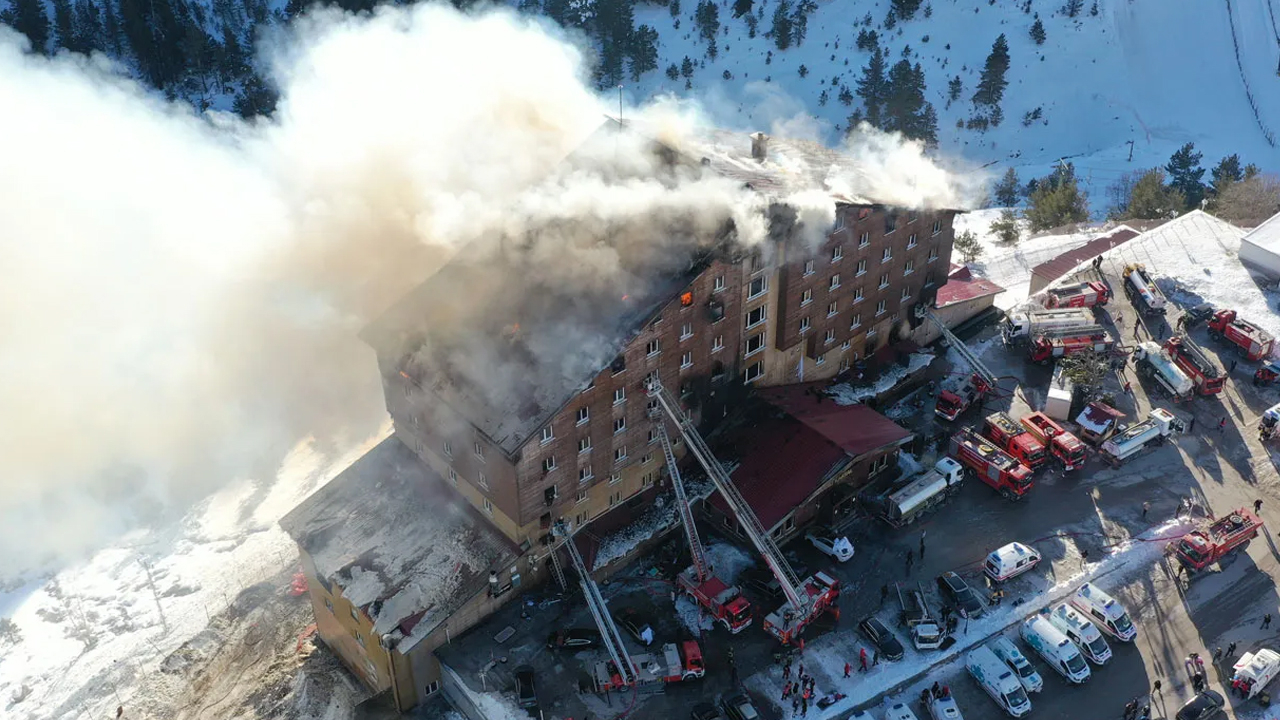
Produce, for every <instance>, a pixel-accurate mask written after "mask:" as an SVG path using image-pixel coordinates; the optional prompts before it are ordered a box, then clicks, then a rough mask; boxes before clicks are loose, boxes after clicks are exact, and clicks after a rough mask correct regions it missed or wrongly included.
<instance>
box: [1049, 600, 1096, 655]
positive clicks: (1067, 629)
mask: <svg viewBox="0 0 1280 720" xmlns="http://www.w3.org/2000/svg"><path fill="white" fill-rule="evenodd" d="M1049 621H1050V622H1052V623H1053V624H1054V626H1055V627H1057V628H1058V629H1059V630H1061V631H1062V632H1064V633H1066V634H1067V637H1069V638H1071V642H1074V643H1075V644H1076V646H1077V647H1079V648H1080V652H1082V653H1084V656H1085V657H1087V658H1089V660H1090V661H1091V662H1092V663H1093V664H1094V665H1105V664H1106V663H1107V661H1108V660H1110V659H1111V648H1110V647H1109V646H1108V645H1107V641H1106V640H1103V639H1102V633H1100V632H1098V628H1096V627H1094V626H1093V623H1091V622H1089V619H1088V618H1086V617H1085V616H1084V615H1081V614H1080V612H1079V611H1077V610H1076V609H1075V608H1073V607H1071V606H1070V605H1066V604H1063V605H1059V606H1058V607H1056V608H1054V609H1053V614H1051V615H1050V616H1049Z"/></svg>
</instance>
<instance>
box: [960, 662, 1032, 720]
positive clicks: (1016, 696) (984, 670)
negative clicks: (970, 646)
mask: <svg viewBox="0 0 1280 720" xmlns="http://www.w3.org/2000/svg"><path fill="white" fill-rule="evenodd" d="M964 666H965V669H966V670H968V671H969V674H970V675H972V676H973V679H974V680H976V681H977V683H978V685H979V686H981V687H982V689H983V690H986V691H987V694H988V695H990V696H991V699H992V700H995V701H996V704H997V705H999V706H1000V709H1001V710H1004V711H1005V712H1006V713H1008V714H1009V715H1012V716H1013V717H1022V716H1023V715H1026V714H1027V713H1029V712H1031V698H1029V697H1027V692H1026V691H1025V690H1023V689H1022V684H1021V683H1019V682H1018V679H1017V678H1016V677H1014V675H1013V671H1012V670H1010V669H1009V667H1008V666H1007V665H1005V664H1004V663H1003V662H1001V660H1000V658H998V657H996V655H995V653H993V652H991V649H990V648H988V647H986V646H983V645H979V646H978V647H977V648H975V649H974V650H973V652H971V653H969V656H968V657H966V658H965V661H964Z"/></svg>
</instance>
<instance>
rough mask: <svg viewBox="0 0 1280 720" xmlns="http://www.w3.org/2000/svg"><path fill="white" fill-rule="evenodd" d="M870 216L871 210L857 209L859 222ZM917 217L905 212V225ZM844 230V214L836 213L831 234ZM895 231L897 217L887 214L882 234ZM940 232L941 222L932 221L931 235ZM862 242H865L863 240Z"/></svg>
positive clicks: (913, 211)
mask: <svg viewBox="0 0 1280 720" xmlns="http://www.w3.org/2000/svg"><path fill="white" fill-rule="evenodd" d="M870 215H871V208H865V207H864V208H859V209H858V219H859V220H865V219H867V218H868V217H870ZM919 217H920V214H919V213H918V212H916V211H915V210H911V211H908V212H907V224H908V225H910V224H911V223H913V222H915V221H916V219H917V218H919ZM844 228H845V224H844V213H839V212H838V213H836V225H835V228H834V230H833V232H839V231H840V230H843V229H844ZM897 229H898V216H897V215H893V214H887V215H885V216H884V233H885V234H886V235H888V234H889V233H891V232H893V231H894V230H897ZM940 232H942V221H941V220H934V221H933V234H934V235H937V234H938V233H940ZM862 237H863V238H864V239H865V238H866V237H867V233H865V232H864V233H862ZM912 237H915V235H912ZM864 241H865V240H864Z"/></svg>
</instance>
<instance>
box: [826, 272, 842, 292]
mask: <svg viewBox="0 0 1280 720" xmlns="http://www.w3.org/2000/svg"><path fill="white" fill-rule="evenodd" d="M838 287H840V273H836V274H835V275H832V276H831V282H829V283H827V289H828V290H835V289H836V288H838Z"/></svg>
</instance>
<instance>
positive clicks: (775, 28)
mask: <svg viewBox="0 0 1280 720" xmlns="http://www.w3.org/2000/svg"><path fill="white" fill-rule="evenodd" d="M769 36H770V37H772V38H773V44H774V45H776V46H777V48H778V49H779V50H786V49H787V48H789V47H791V2H790V0H778V4H777V5H775V6H774V8H773V25H772V27H770V28H769Z"/></svg>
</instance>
